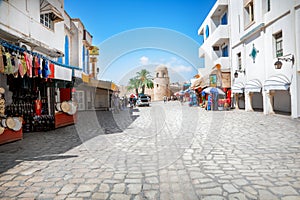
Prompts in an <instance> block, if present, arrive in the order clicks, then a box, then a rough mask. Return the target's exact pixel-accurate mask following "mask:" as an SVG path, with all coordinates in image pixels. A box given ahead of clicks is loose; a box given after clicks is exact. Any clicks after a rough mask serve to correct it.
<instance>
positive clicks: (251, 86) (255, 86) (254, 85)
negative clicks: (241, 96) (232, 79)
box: [245, 79, 262, 92]
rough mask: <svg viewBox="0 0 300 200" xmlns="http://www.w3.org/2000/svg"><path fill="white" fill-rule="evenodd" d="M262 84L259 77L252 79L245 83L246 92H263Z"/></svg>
mask: <svg viewBox="0 0 300 200" xmlns="http://www.w3.org/2000/svg"><path fill="white" fill-rule="evenodd" d="M261 88H262V84H261V82H260V81H259V80H258V79H252V80H250V81H248V82H247V83H246V85H245V92H261Z"/></svg>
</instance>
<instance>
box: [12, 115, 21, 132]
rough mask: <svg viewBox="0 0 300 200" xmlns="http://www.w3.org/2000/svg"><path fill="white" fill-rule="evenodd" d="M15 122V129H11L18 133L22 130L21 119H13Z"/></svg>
mask: <svg viewBox="0 0 300 200" xmlns="http://www.w3.org/2000/svg"><path fill="white" fill-rule="evenodd" d="M13 119H14V120H15V123H16V125H15V127H14V128H13V130H14V131H19V130H21V128H22V118H19V117H14V118H13Z"/></svg>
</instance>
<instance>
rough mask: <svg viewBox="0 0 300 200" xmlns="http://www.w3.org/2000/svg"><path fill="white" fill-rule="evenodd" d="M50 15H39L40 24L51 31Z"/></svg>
mask: <svg viewBox="0 0 300 200" xmlns="http://www.w3.org/2000/svg"><path fill="white" fill-rule="evenodd" d="M51 15H52V13H47V14H41V15H40V23H41V24H43V25H44V26H46V27H47V28H50V29H52V30H53V21H52V16H51Z"/></svg>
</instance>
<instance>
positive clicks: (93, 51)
mask: <svg viewBox="0 0 300 200" xmlns="http://www.w3.org/2000/svg"><path fill="white" fill-rule="evenodd" d="M89 55H90V56H99V48H98V47H96V46H91V47H90V48H89Z"/></svg>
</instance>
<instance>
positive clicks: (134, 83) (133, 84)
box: [127, 77, 140, 94]
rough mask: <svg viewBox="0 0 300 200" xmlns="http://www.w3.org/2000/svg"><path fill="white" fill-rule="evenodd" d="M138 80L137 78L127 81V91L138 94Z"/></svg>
mask: <svg viewBox="0 0 300 200" xmlns="http://www.w3.org/2000/svg"><path fill="white" fill-rule="evenodd" d="M139 82H140V81H139V79H138V78H137V77H134V78H131V79H129V85H128V86H127V90H128V91H129V90H135V93H136V94H138V93H139V86H140V83H139Z"/></svg>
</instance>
